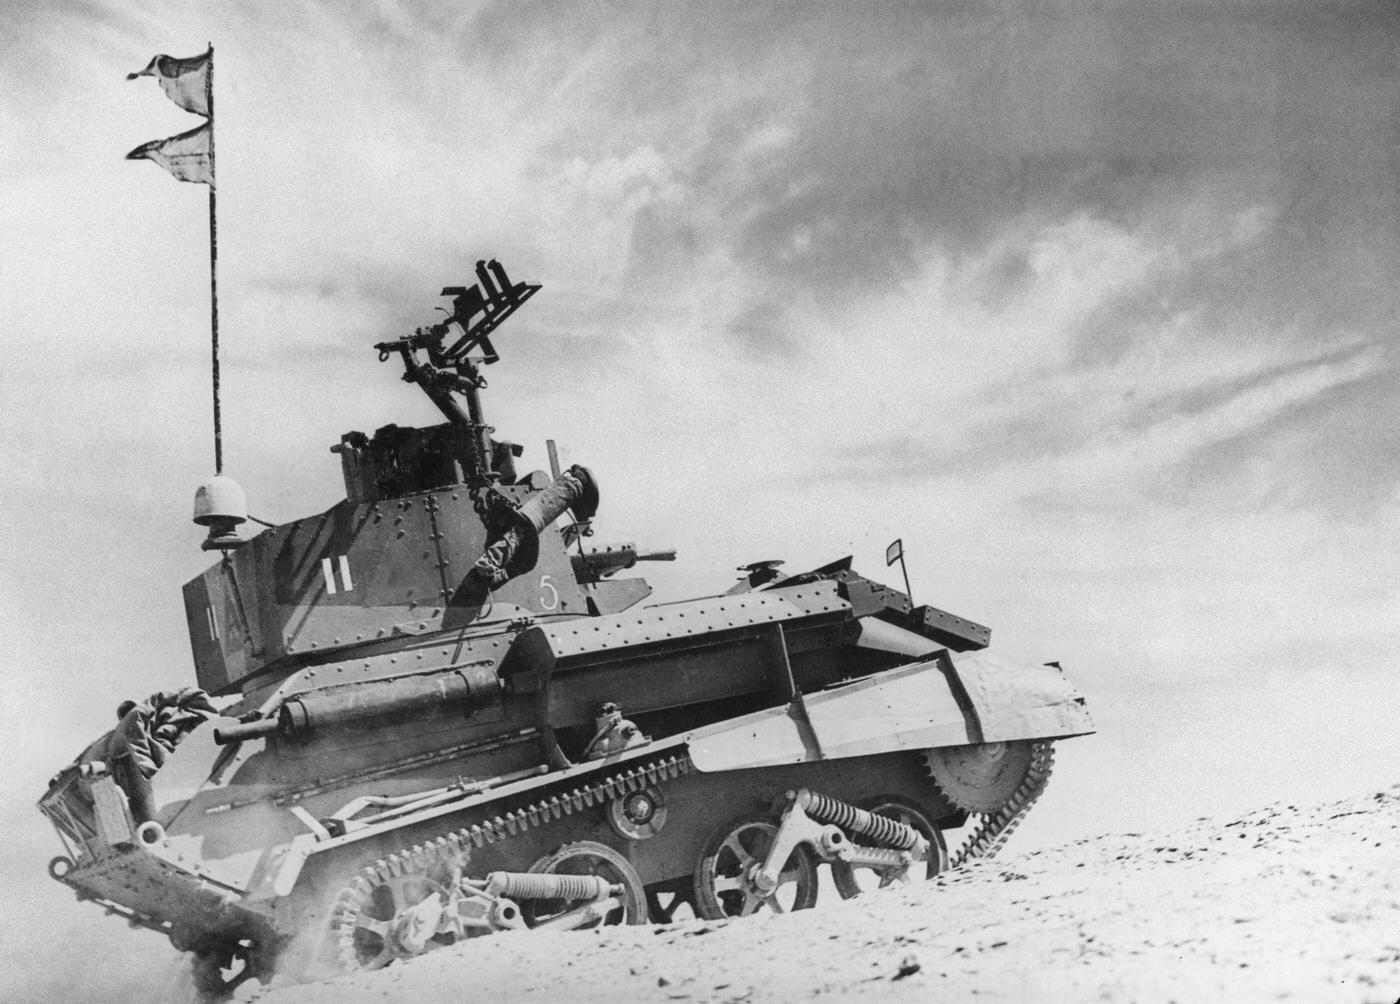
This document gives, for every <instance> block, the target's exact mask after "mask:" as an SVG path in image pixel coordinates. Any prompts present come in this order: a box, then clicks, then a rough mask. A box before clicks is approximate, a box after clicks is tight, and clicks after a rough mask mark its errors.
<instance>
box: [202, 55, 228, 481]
mask: <svg viewBox="0 0 1400 1004" xmlns="http://www.w3.org/2000/svg"><path fill="white" fill-rule="evenodd" d="M204 88H205V92H204V93H205V102H206V104H207V106H208V108H209V327H210V331H211V334H212V338H211V354H212V357H213V373H214V473H215V474H222V473H223V472H224V433H223V425H222V422H221V416H220V414H219V225H218V216H217V214H216V212H215V195H214V185H215V182H216V181H217V180H218V175H217V173H216V172H215V170H214V43H213V42H210V43H209V70H208V72H207V74H206V76H205V78H204Z"/></svg>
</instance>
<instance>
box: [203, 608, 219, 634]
mask: <svg viewBox="0 0 1400 1004" xmlns="http://www.w3.org/2000/svg"><path fill="white" fill-rule="evenodd" d="M204 612H205V614H206V615H208V617H209V638H210V640H211V641H218V640H219V622H218V621H216V620H215V619H214V608H213V606H207V607H205V608H204Z"/></svg>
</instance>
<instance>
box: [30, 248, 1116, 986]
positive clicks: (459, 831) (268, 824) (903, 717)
mask: <svg viewBox="0 0 1400 1004" xmlns="http://www.w3.org/2000/svg"><path fill="white" fill-rule="evenodd" d="M476 273H477V275H476V281H475V282H474V283H472V284H471V285H467V286H457V287H449V288H447V289H444V290H443V294H444V295H445V296H449V297H451V298H452V300H451V303H452V307H451V311H450V314H449V316H448V319H447V320H445V321H443V322H441V323H438V324H434V325H431V326H428V327H424V328H419V329H418V330H416V331H415V332H414V333H413V334H412V335H409V336H407V337H405V338H401V339H398V340H395V341H391V342H385V343H381V344H380V345H378V346H376V348H377V349H378V351H379V355H380V359H381V361H385V360H390V359H394V358H397V359H398V360H399V361H401V362H402V364H403V366H404V373H403V378H404V379H405V380H408V381H411V382H413V383H415V384H417V385H418V386H419V387H420V388H422V390H423V392H424V393H426V394H427V395H428V397H429V398H430V399H431V400H432V402H433V403H434V404H435V405H436V406H437V407H438V408H439V409H440V410H441V411H442V413H443V414H444V416H445V417H446V419H447V421H446V422H445V423H444V424H441V425H437V426H433V427H430V428H400V427H398V426H394V425H386V426H384V427H383V428H381V429H379V430H378V431H377V432H375V433H374V435H373V436H366V435H364V434H362V433H359V432H350V433H346V434H345V435H344V436H342V437H341V441H340V442H339V443H338V444H336V445H335V446H333V447H332V451H333V452H335V453H336V454H338V455H339V459H340V464H341V468H342V472H343V475H344V480H345V492H346V497H345V499H344V501H342V502H340V503H338V504H336V505H335V506H333V507H332V508H330V509H329V510H327V511H326V512H324V513H320V514H318V515H313V516H308V517H306V518H304V519H298V520H295V521H293V522H290V523H286V524H282V525H278V526H271V525H268V526H266V528H265V529H262V530H261V531H260V532H257V533H256V534H255V535H253V536H251V537H250V538H249V537H247V536H246V535H245V536H240V532H239V530H238V525H239V524H240V523H241V522H243V521H244V520H245V514H244V513H243V512H241V509H242V507H243V506H244V502H243V500H242V493H241V490H239V489H238V488H237V486H236V485H233V484H232V483H231V482H228V479H215V481H214V482H211V483H210V484H209V485H207V486H206V487H205V488H204V489H202V490H201V493H200V495H199V496H198V498H197V503H196V517H197V521H198V522H200V523H201V524H203V525H206V526H208V527H209V540H208V541H206V543H205V546H206V547H208V548H210V549H217V550H220V551H222V558H221V560H219V561H218V563H217V564H215V565H213V566H212V567H211V568H209V569H208V570H207V571H205V572H204V574H202V575H200V576H198V577H197V578H195V579H193V580H192V581H190V582H189V583H187V584H186V585H185V587H184V600H185V610H186V615H187V619H188V622H189V632H190V641H191V645H192V649H193V654H194V664H195V675H196V678H197V683H198V687H189V688H186V689H185V690H183V691H180V692H177V693H173V694H156V695H152V697H151V698H150V699H149V700H148V701H146V702H142V703H139V704H132V703H131V702H127V704H126V705H124V706H123V707H122V708H120V709H119V714H120V716H121V719H120V723H119V725H118V727H117V728H116V729H115V730H114V731H113V732H112V733H109V734H107V735H106V736H103V737H101V738H100V739H98V740H97V741H96V742H94V743H93V744H92V746H90V747H89V748H88V749H87V750H85V751H84V752H83V753H82V754H81V755H80V756H79V757H78V758H77V759H76V760H75V761H74V762H73V763H72V764H70V765H69V766H67V767H65V768H64V769H63V770H61V771H60V772H59V773H58V774H57V776H56V777H55V778H54V779H53V781H52V782H51V784H50V786H49V789H48V791H47V793H46V794H45V795H44V797H43V798H42V800H41V801H40V808H41V810H42V811H43V812H44V814H45V815H46V816H47V817H48V818H49V819H50V820H51V821H52V823H53V824H54V826H55V827H56V829H57V830H58V833H59V835H60V837H61V838H62V840H63V842H64V844H65V845H66V848H67V853H66V854H65V855H63V856H60V857H58V858H55V859H54V860H53V862H51V864H50V869H49V870H50V873H51V874H52V875H53V877H54V878H56V879H58V880H59V881H61V882H63V883H64V884H66V885H68V886H69V887H71V888H72V889H73V890H75V891H76V892H77V894H78V896H79V897H80V898H81V899H85V900H91V901H93V902H94V903H96V904H98V905H100V906H103V907H105V908H106V909H107V910H108V911H109V912H111V913H114V914H117V915H118V916H121V917H123V918H126V919H127V920H128V921H129V922H130V923H131V924H133V925H134V926H140V927H146V928H150V929H152V930H155V931H159V932H162V933H164V934H165V935H167V936H168V937H169V938H170V940H171V942H172V943H173V944H174V945H175V947H176V948H177V949H180V950H182V951H188V952H191V953H193V958H194V976H195V981H196V984H197V985H198V986H199V988H200V989H201V990H202V991H203V992H204V993H205V994H207V995H208V996H210V997H220V996H227V995H229V994H231V993H232V991H233V990H234V988H236V987H237V986H238V985H239V984H240V983H241V982H242V981H244V980H246V979H250V978H256V979H259V980H262V981H264V982H265V981H266V980H267V979H268V978H269V977H270V976H271V975H272V974H273V973H274V972H278V971H280V972H285V973H289V974H291V976H292V977H293V978H316V977H318V976H320V975H322V974H327V973H334V972H336V971H341V970H356V969H374V968H378V967H381V966H384V965H387V964H389V963H392V962H394V961H395V960H398V959H404V958H408V957H412V956H415V955H418V954H421V953H423V952H427V951H430V950H432V949H434V948H437V947H440V946H442V945H446V944H452V943H455V942H460V941H463V940H466V939H469V938H473V937H479V936H483V935H488V934H491V933H493V932H497V931H507V930H518V929H561V928H562V929H570V928H583V927H595V926H599V925H605V924H638V923H647V922H651V923H667V922H670V921H671V920H673V919H674V918H676V917H677V916H685V915H686V913H687V912H690V913H693V914H695V915H698V916H700V917H706V918H721V917H729V916H742V915H747V914H751V913H754V912H756V911H761V910H774V911H783V910H791V909H800V908H805V907H810V906H812V905H814V904H815V903H816V900H817V898H818V895H819V893H821V894H823V895H827V896H833V895H834V896H841V897H849V896H853V895H856V894H858V893H860V892H862V891H865V890H868V889H871V888H875V887H879V886H883V885H888V884H890V883H892V882H897V881H909V880H912V879H913V878H916V877H918V878H922V877H926V876H932V875H935V874H937V873H939V872H940V871H943V870H944V869H946V868H949V867H952V866H954V865H956V864H958V863H959V862H960V861H962V860H966V859H968V858H971V857H976V856H986V855H990V854H993V853H995V852H996V850H997V849H998V848H999V847H1000V846H1001V844H1002V843H1003V842H1004V841H1005V839H1006V838H1007V837H1008V836H1009V834H1010V833H1011V830H1012V829H1013V828H1014V827H1015V826H1016V824H1017V823H1018V822H1019V821H1020V820H1021V819H1022V817H1023V816H1024V814H1025V812H1026V810H1027V809H1028V808H1029V807H1030V806H1031V803H1032V802H1034V801H1035V799H1036V798H1037V796H1039V794H1040V793H1041V791H1042V790H1043V789H1044V787H1045V784H1046V781H1047V779H1048V777H1049V774H1050V768H1051V759H1052V744H1053V742H1054V741H1055V740H1057V739H1063V738H1066V737H1071V736H1077V735H1084V734H1086V733H1089V732H1091V731H1093V725H1092V722H1091V720H1090V718H1089V715H1088V713H1087V711H1086V709H1085V707H1084V701H1083V698H1082V697H1080V696H1079V694H1077V693H1076V691H1075V690H1074V688H1073V687H1072V686H1071V685H1070V684H1069V683H1068V682H1067V681H1066V679H1065V678H1064V676H1063V674H1062V672H1061V670H1060V668H1059V665H1058V664H1057V663H1045V664H1043V665H1022V664H1017V663H1013V662H1011V661H1008V660H1006V659H1004V658H1000V657H997V656H994V655H992V654H990V653H989V652H988V651H987V648H988V643H989V640H990V631H989V630H988V629H987V628H986V627H983V626H981V625H979V624H975V623H972V622H971V621H968V620H965V619H963V618H960V617H957V616H954V615H952V614H950V613H947V612H944V611H942V610H939V609H936V608H934V607H931V606H926V605H925V606H915V605H914V604H913V603H912V602H911V601H910V598H909V596H908V595H907V594H906V593H904V592H900V591H898V590H897V589H894V588H891V587H889V586H885V585H882V584H880V583H878V582H875V581H873V580H871V579H868V578H866V577H864V576H863V575H861V574H859V573H858V572H856V571H855V570H854V569H853V568H852V562H851V559H849V558H842V559H840V560H837V561H833V562H831V563H830V564H827V565H824V566H822V567H820V568H814V569H811V570H809V571H805V572H800V573H798V574H782V573H781V572H780V569H779V566H780V565H781V562H776V561H756V562H754V563H753V564H751V565H748V566H746V567H745V568H743V569H741V571H742V572H743V573H744V574H743V576H742V577H741V578H740V579H739V581H738V582H737V583H736V584H734V585H732V586H731V587H730V588H728V589H727V590H726V591H724V592H719V593H716V594H715V595H709V596H702V597H698V598H695V599H690V600H686V601H683V602H672V603H659V604H654V605H648V604H647V602H646V601H647V599H648V596H649V594H650V593H651V587H650V586H649V585H648V584H647V583H646V581H645V580H644V579H642V578H638V577H628V576H626V575H623V574H620V573H625V572H627V571H628V570H630V569H632V568H633V567H634V566H635V565H636V564H637V563H638V562H642V561H648V560H653V561H654V560H671V559H673V558H674V557H675V555H674V553H673V552H669V551H650V552H649V551H646V550H644V549H641V548H638V547H637V546H636V545H635V544H633V543H630V542H622V543H612V544H600V543H595V536H594V529H593V525H592V520H593V518H594V515H595V512H596V511H597V510H598V507H599V501H600V497H601V493H600V491H599V488H598V486H597V485H596V483H595V482H594V479H593V477H592V475H591V474H590V472H589V471H588V470H587V469H586V468H583V467H579V466H574V467H571V468H569V469H568V470H559V469H558V463H557V460H555V453H554V450H553V448H552V444H551V449H550V461H551V466H552V467H553V468H554V469H553V470H551V471H550V472H549V473H545V472H542V471H535V472H531V473H528V474H525V475H523V476H522V475H519V474H518V473H517V471H516V470H515V465H514V460H515V458H516V457H517V456H519V455H520V449H519V448H518V447H516V446H513V445H512V444H510V443H508V442H505V441H498V440H496V439H495V438H493V436H492V433H493V432H494V430H493V429H492V427H491V426H489V425H488V424H487V423H486V419H485V416H484V413H483V409H482V401H481V391H482V389H483V388H484V386H485V381H484V380H483V378H482V375H481V369H482V367H483V366H485V365H487V364H491V363H495V362H496V361H497V359H498V356H497V353H496V350H495V347H494V346H493V344H492V342H491V338H490V336H491V335H492V333H493V331H494V330H495V329H496V328H497V326H498V325H499V324H500V323H501V322H502V321H504V320H505V319H506V318H507V317H509V316H510V315H511V314H512V313H514V311H515V310H516V309H518V308H519V307H520V306H522V305H523V304H524V303H525V302H526V301H527V300H528V299H529V298H530V297H531V296H533V295H534V294H535V293H536V292H537V291H538V290H539V287H538V286H535V285H529V284H525V283H512V282H511V281H510V279H509V278H508V276H507V275H506V273H505V270H504V269H503V268H502V267H501V266H500V264H499V263H498V262H495V261H492V262H491V263H490V264H489V265H487V264H485V263H478V265H477V269H476ZM225 482H228V483H225ZM906 589H907V586H906ZM950 835H951V836H952V837H954V838H955V839H954V840H953V841H952V843H954V844H955V845H956V846H958V848H959V849H958V850H957V851H956V853H954V854H952V855H951V857H950V853H949V846H950V839H949V838H950ZM823 864H824V865H826V866H827V869H829V871H828V870H823V871H820V872H819V866H821V865H823Z"/></svg>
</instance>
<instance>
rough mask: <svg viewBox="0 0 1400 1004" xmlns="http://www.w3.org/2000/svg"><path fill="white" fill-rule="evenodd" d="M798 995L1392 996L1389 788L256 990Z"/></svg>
mask: <svg viewBox="0 0 1400 1004" xmlns="http://www.w3.org/2000/svg"><path fill="white" fill-rule="evenodd" d="M1013 847H1014V843H1013ZM832 899H834V897H832ZM797 998H818V999H829V1000H854V999H876V998H879V999H881V1000H884V1001H891V1002H895V1001H910V1002H912V1001H920V1002H922V1001H932V1000H948V1001H966V1000H980V1001H1060V1000H1065V1001H1091V1000H1092V1001H1216V1000H1247V1001H1272V1000H1297V1001H1379V1002H1387V1004H1389V1002H1392V1001H1396V1000H1397V998H1400V786H1397V787H1395V788H1392V789H1389V790H1387V791H1383V792H1380V793H1377V794H1374V795H1370V796H1363V797H1357V798H1354V799H1350V800H1348V801H1344V802H1338V803H1333V804H1328V805H1323V806H1314V807H1304V808H1299V807H1295V806H1283V805H1276V806H1272V807H1269V808H1267V809H1262V810H1259V811H1257V812H1253V813H1250V814H1249V815H1247V816H1244V817H1243V818H1240V819H1236V820H1233V821H1229V822H1222V821H1219V820H1201V821H1199V822H1197V823H1195V824H1193V825H1192V826H1191V827H1189V828H1187V829H1185V830H1182V831H1180V832H1175V833H1155V834H1136V833H1130V834H1121V835H1113V836H1105V837H1100V838H1096V839H1092V840H1081V841H1078V842H1076V843H1074V844H1070V845H1068V846H1063V847H1057V848H1052V849H1048V850H1043V851H1037V852H1032V853H1029V854H1015V853H1004V854H1003V856H1002V857H1000V858H998V859H996V860H994V861H989V862H982V863H979V864H976V865H972V866H969V867H967V868H965V869H962V870H959V871H957V872H951V873H948V874H946V875H945V876H943V877H942V878H940V879H938V880H936V881H934V882H931V883H925V884H921V885H917V886H905V887H899V888H892V889H888V890H885V891H883V892H879V893H874V894H870V895H867V896H864V897H861V898H860V899H857V900H852V901H850V902H845V903H843V902H840V901H839V900H838V901H834V902H827V901H823V902H822V903H821V904H819V905H818V908H817V909H816V910H812V911H807V912H803V913H797V914H792V915H788V916H781V917H775V916H767V917H762V916H761V917H757V918H753V919H745V920H735V921H728V922H721V923H715V922H704V921H689V922H686V923H683V924H678V925H674V926H671V927H634V928H610V929H607V930H606V931H603V932H580V933H570V934H565V933H559V934H545V933H541V934H518V935H503V936H497V937H493V938H487V939H481V940H478V941H475V942H473V943H472V944H470V945H469V946H464V947H462V948H453V949H443V950H441V951H438V952H435V953H432V954H430V955H427V956H424V957H423V958H420V959H416V960H414V961H413V962H412V963H410V964H407V965H395V966H391V967H389V968H387V969H385V970H382V971H380V972H378V973H370V974H361V975H358V976H355V977H349V978H345V979H342V980H339V981H336V982H334V983H327V984H321V985H317V986H308V987H296V988H287V989H283V990H276V991H274V992H272V993H269V994H266V995H265V996H264V997H263V998H262V999H263V1001H265V1002H267V1004H283V1002H291V1001H297V1002H325V1004H330V1002H341V1001H382V1000H400V999H401V1000H418V1001H446V1000H458V999H476V1000H494V1001H540V1002H546V1001H562V1000H568V1001H608V1002H621V1001H671V1000H695V1001H725V1002H730V1001H732V1002H739V1001H744V1002H758V1001H771V1000H791V999H797Z"/></svg>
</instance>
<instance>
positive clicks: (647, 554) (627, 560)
mask: <svg viewBox="0 0 1400 1004" xmlns="http://www.w3.org/2000/svg"><path fill="white" fill-rule="evenodd" d="M570 559H571V560H572V561H573V564H574V574H575V575H577V576H578V577H579V579H580V580H584V581H589V582H595V581H597V580H598V579H601V578H602V577H603V576H605V575H611V574H612V573H613V572H620V571H622V570H623V569H625V568H631V567H632V566H633V565H635V564H636V563H637V562H639V561H675V560H676V549H675V548H674V547H672V548H663V549H660V550H654V551H648V550H643V549H642V548H640V547H638V546H637V545H636V544H605V545H603V546H602V547H595V548H593V549H592V550H590V551H585V552H583V553H582V554H572V555H570Z"/></svg>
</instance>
